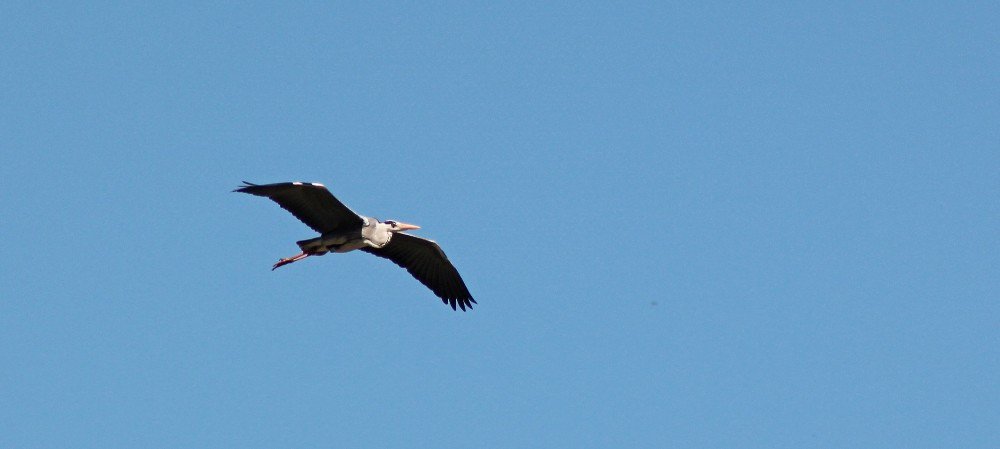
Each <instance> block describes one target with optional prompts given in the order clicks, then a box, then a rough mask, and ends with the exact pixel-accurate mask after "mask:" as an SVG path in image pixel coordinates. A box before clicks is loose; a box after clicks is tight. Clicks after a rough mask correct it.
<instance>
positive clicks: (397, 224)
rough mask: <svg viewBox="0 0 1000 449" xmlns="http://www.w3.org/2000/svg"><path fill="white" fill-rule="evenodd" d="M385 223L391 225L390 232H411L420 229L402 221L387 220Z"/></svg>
mask: <svg viewBox="0 0 1000 449" xmlns="http://www.w3.org/2000/svg"><path fill="white" fill-rule="evenodd" d="M383 223H385V224H387V225H389V230H390V231H392V232H401V231H409V230H411V229H420V226H417V225H411V224H409V223H403V222H401V221H395V220H386V221H383Z"/></svg>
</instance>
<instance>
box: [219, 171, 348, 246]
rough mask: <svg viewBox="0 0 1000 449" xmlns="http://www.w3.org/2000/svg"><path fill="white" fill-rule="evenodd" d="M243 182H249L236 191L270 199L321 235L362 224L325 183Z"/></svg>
mask: <svg viewBox="0 0 1000 449" xmlns="http://www.w3.org/2000/svg"><path fill="white" fill-rule="evenodd" d="M243 183H244V184H246V185H245V186H241V187H240V188H238V189H236V190H233V191H234V192H243V193H249V194H251V195H257V196H263V197H267V198H270V199H271V200H273V201H274V202H275V203H278V205H279V206H281V207H282V208H283V209H285V210H287V211H289V212H291V213H292V215H294V216H295V218H298V219H299V220H300V221H301V222H303V223H305V224H306V225H307V226H309V227H310V228H313V230H315V231H316V232H319V233H320V234H325V233H327V232H332V231H336V230H338V229H344V228H347V229H350V228H360V227H361V226H362V224H363V221H362V219H361V217H360V216H359V215H358V214H356V213H354V211H352V210H351V209H348V208H347V206H345V205H344V203H341V202H340V201H339V200H337V198H335V197H334V196H333V194H332V193H330V191H329V190H327V189H326V187H325V186H323V184H319V183H308V182H281V183H277V184H263V185H258V184H251V183H249V182H246V181H243Z"/></svg>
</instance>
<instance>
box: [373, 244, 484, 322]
mask: <svg viewBox="0 0 1000 449" xmlns="http://www.w3.org/2000/svg"><path fill="white" fill-rule="evenodd" d="M361 250H362V251H364V252H367V253H371V254H374V255H376V256H379V257H383V258H386V259H389V260H391V261H393V262H394V263H395V264H396V265H399V266H401V267H403V268H406V271H409V272H410V274H411V275H413V277H415V278H417V280H418V281H420V283H422V284H424V285H426V286H427V288H429V289H431V291H433V292H434V294H435V295H437V296H438V297H439V298H441V301H443V302H444V303H445V304H451V308H452V309H454V308H456V307H461V308H462V310H465V309H466V308H469V309H471V308H472V304H474V303H475V302H476V300H475V299H472V294H470V293H469V289H468V288H467V287H466V286H465V281H463V280H462V276H460V275H459V274H458V270H456V269H455V266H454V265H452V264H451V262H450V261H448V256H446V255H444V251H442V250H441V247H440V246H438V244H437V243H436V242H434V241H433V240H426V239H422V238H420V237H416V236H412V235H409V234H402V233H395V234H394V235H393V236H392V239H391V240H389V243H388V244H387V245H385V246H383V247H381V248H372V247H364V248H361Z"/></svg>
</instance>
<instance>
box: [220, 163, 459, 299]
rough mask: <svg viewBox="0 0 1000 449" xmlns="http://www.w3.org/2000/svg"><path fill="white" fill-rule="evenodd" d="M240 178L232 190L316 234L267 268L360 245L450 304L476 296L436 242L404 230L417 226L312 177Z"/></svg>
mask: <svg viewBox="0 0 1000 449" xmlns="http://www.w3.org/2000/svg"><path fill="white" fill-rule="evenodd" d="M243 184H244V185H242V186H240V187H238V188H237V189H236V190H233V191H234V192H242V193H249V194H251V195H256V196H261V197H265V198H270V199H271V200H272V201H274V202H275V203H278V205H279V206H281V207H282V208H283V209H285V210H287V211H288V212H291V213H292V215H294V216H295V218H298V219H299V221H301V222H302V223H305V225H306V226H309V227H310V228H312V229H313V230H314V231H316V232H318V233H319V234H320V236H319V237H314V238H311V239H305V240H299V241H298V242H296V244H298V246H299V249H300V250H301V252H300V253H298V254H296V255H294V256H291V257H286V258H283V259H280V260H278V262H277V263H275V264H274V266H273V267H271V270H272V271H274V270H276V269H277V268H278V267H282V266H285V265H288V264H290V263H292V262H297V261H299V260H302V259H305V258H306V257H309V256H322V255H324V254H327V253H346V252H350V251H354V250H361V251H364V252H366V253H368V254H372V255H375V256H378V257H381V258H384V259H388V260H390V261H392V262H393V263H395V264H396V265H399V266H400V267H402V268H405V269H406V271H408V272H409V273H410V275H412V276H413V277H414V278H416V279H417V280H418V281H420V283H422V284H424V285H425V286H426V287H427V288H429V289H430V290H431V291H432V292H434V294H435V295H437V297H438V298H441V301H442V302H444V303H445V304H450V305H451V308H452V309H455V310H457V308H461V309H462V310H463V311H464V310H466V309H472V304H474V303H475V302H476V300H475V299H473V298H472V295H471V294H470V293H469V289H468V287H466V286H465V281H463V280H462V276H460V275H459V274H458V270H457V269H455V266H454V265H452V264H451V261H449V260H448V256H446V255H445V254H444V251H443V250H442V249H441V246H439V245H438V244H437V242H435V241H433V240H427V239H424V238H420V237H417V236H414V235H410V234H405V232H406V231H411V230H416V229H420V226H417V225H412V224H409V223H403V222H401V221H396V220H385V221H379V220H378V219H377V218H374V217H366V216H364V215H359V214H357V213H355V212H354V211H352V210H351V209H350V208H348V207H347V206H345V205H344V203H342V202H340V200H338V199H337V198H336V197H335V196H333V194H332V193H330V191H329V190H327V188H326V186H324V185H323V184H320V183H317V182H281V183H276V184H253V183H249V182H246V181H243Z"/></svg>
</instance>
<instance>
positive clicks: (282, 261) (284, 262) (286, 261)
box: [271, 252, 309, 271]
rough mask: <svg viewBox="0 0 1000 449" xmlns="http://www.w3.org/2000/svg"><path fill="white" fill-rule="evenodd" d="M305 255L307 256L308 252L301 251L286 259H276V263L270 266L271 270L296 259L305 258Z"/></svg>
mask: <svg viewBox="0 0 1000 449" xmlns="http://www.w3.org/2000/svg"><path fill="white" fill-rule="evenodd" d="M306 257H309V254H306V253H305V252H302V253H299V254H297V255H295V256H293V257H289V258H286V259H281V260H279V261H278V263H276V264H274V266H273V267H271V271H274V270H277V269H278V267H280V266H284V265H288V264H290V263H292V262H295V261H296V260H302V259H305V258H306Z"/></svg>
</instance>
